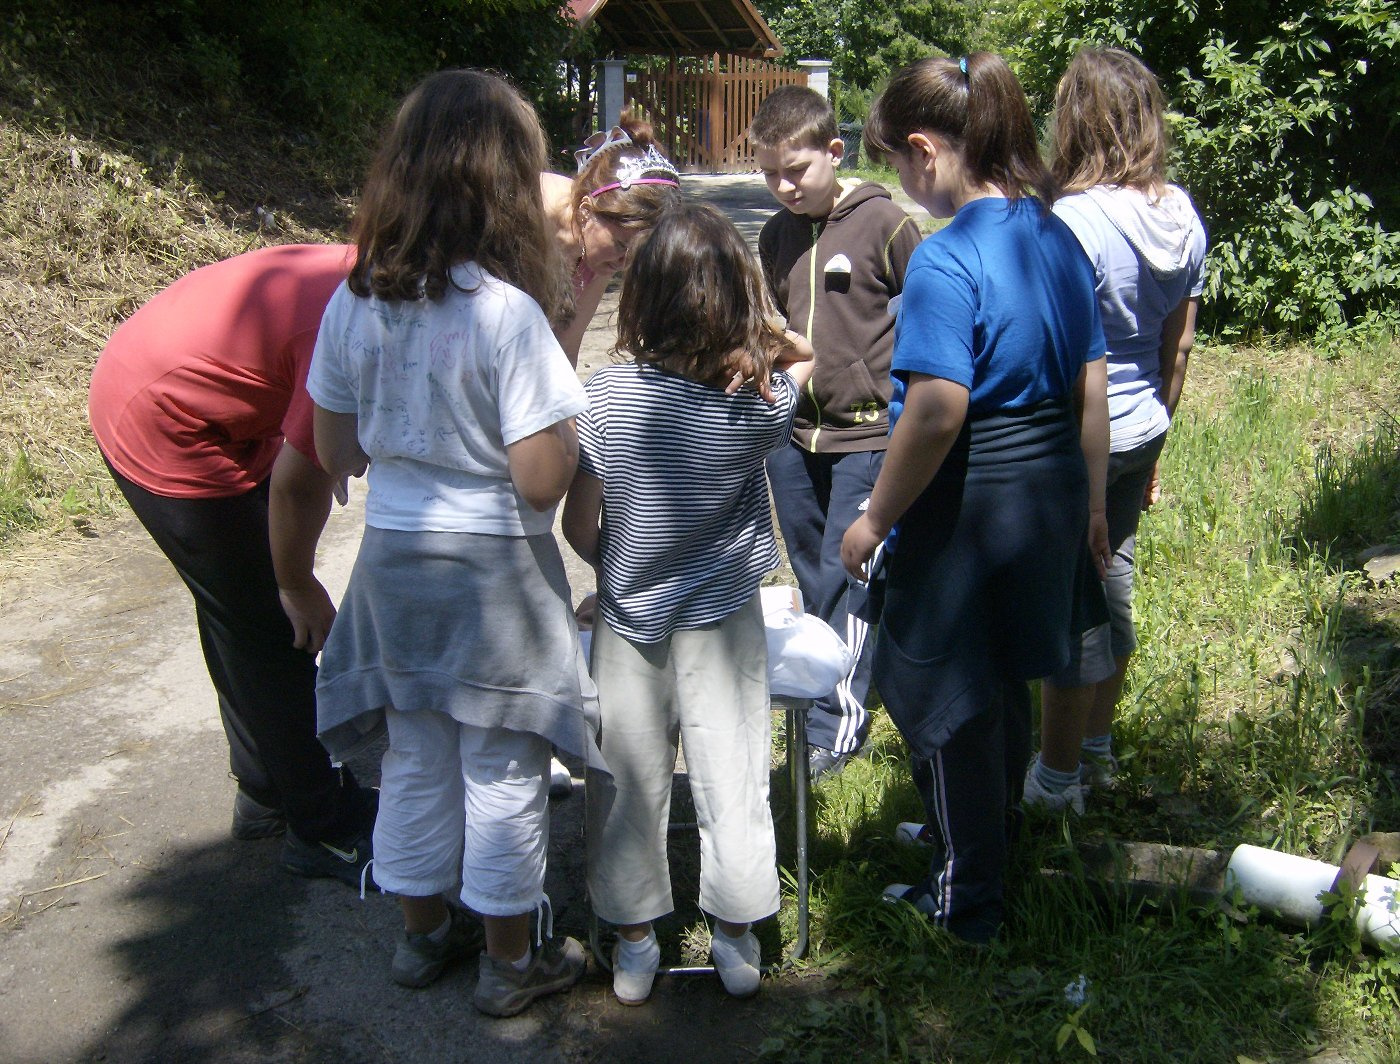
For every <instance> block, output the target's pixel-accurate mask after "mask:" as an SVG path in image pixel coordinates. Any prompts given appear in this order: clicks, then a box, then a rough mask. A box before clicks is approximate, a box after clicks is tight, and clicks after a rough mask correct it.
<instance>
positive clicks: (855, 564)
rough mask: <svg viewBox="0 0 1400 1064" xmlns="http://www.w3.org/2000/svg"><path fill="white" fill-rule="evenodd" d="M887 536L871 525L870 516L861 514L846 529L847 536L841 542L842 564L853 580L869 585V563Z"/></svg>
mask: <svg viewBox="0 0 1400 1064" xmlns="http://www.w3.org/2000/svg"><path fill="white" fill-rule="evenodd" d="M885 535H886V533H883V532H881V531H880V530H879V529H877V528H876V527H875V526H874V524H872V523H871V521H870V517H869V515H868V514H861V515H860V516H859V517H857V518H856V519H855V521H854V522H852V524H851V526H850V527H849V528H848V529H846V535H845V536H844V537H843V538H842V540H841V564H842V565H844V566H845V567H846V572H848V573H849V574H850V575H851V579H853V580H859V581H860V582H861V583H863V584H864V583H869V581H870V566H869V564H868V563H869V561H870V558H871V556H872V555H873V554H874V553H875V549H876V548H877V547H879V546H880V544H881V543H883V542H884V541H885Z"/></svg>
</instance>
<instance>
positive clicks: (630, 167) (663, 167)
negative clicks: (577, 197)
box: [589, 145, 681, 199]
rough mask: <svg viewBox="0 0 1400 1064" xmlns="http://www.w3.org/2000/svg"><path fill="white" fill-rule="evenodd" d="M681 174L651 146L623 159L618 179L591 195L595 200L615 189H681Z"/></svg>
mask: <svg viewBox="0 0 1400 1064" xmlns="http://www.w3.org/2000/svg"><path fill="white" fill-rule="evenodd" d="M680 177H681V175H680V172H679V171H678V170H677V169H676V167H675V164H674V163H672V162H671V160H670V159H668V158H666V156H664V155H662V154H661V153H660V152H659V151H657V150H656V146H655V145H651V146H649V147H648V148H647V150H646V151H645V152H643V153H642V154H641V155H632V156H629V157H628V158H626V159H623V160H622V162H621V163H619V164H618V167H617V177H616V178H615V179H614V180H612V181H609V182H608V183H607V184H605V185H600V186H599V187H598V188H595V189H594V190H593V191H592V192H590V193H589V195H590V196H592V197H593V198H594V199H596V198H597V197H599V196H601V195H602V194H603V193H604V192H611V191H612V190H613V189H615V188H620V189H623V190H624V191H625V190H627V189H629V188H631V187H632V186H633V185H671V186H673V187H676V188H679V187H680V183H681V181H680Z"/></svg>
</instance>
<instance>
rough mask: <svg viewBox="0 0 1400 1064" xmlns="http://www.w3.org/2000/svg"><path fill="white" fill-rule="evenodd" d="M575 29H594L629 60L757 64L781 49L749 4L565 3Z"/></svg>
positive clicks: (726, 0) (729, 0)
mask: <svg viewBox="0 0 1400 1064" xmlns="http://www.w3.org/2000/svg"><path fill="white" fill-rule="evenodd" d="M568 10H569V14H571V15H572V16H573V17H574V19H575V20H576V21H577V22H578V24H579V26H580V27H587V26H590V25H594V26H597V27H598V32H599V34H600V35H601V37H602V38H603V41H604V43H605V45H606V46H607V47H608V48H610V49H612V50H614V51H617V52H621V53H623V54H632V55H709V54H711V53H714V52H726V53H730V54H733V55H744V56H751V57H753V58H756V59H762V58H764V57H767V58H772V57H774V56H777V55H781V54H782V51H783V46H782V45H781V44H780V43H779V42H778V38H777V37H775V36H774V35H773V31H772V30H771V29H769V28H768V23H767V22H765V21H764V20H763V16H762V15H760V14H759V13H758V9H757V8H755V7H754V6H753V4H752V2H751V0H568Z"/></svg>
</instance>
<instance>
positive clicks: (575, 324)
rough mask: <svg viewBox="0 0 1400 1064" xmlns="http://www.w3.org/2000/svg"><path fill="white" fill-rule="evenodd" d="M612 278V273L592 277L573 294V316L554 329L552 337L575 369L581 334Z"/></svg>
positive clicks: (591, 318)
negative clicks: (582, 287) (581, 289)
mask: <svg viewBox="0 0 1400 1064" xmlns="http://www.w3.org/2000/svg"><path fill="white" fill-rule="evenodd" d="M612 279H613V274H607V275H606V276H602V277H594V278H593V280H591V281H590V282H589V283H588V285H587V286H586V287H585V288H584V289H583V291H581V292H578V293H576V294H575V296H574V316H573V318H571V319H570V321H569V323H568V324H567V325H564V326H561V327H560V328H558V329H556V330H554V338H555V339H556V340H558V341H559V346H560V347H562V348H563V349H564V354H565V356H566V357H567V358H568V360H569V365H571V366H573V367H574V368H575V369H577V368H578V353H579V350H580V349H581V348H582V347H583V334H584V333H586V332H587V331H588V326H589V323H590V322H592V321H593V316H594V315H595V314H597V313H598V304H599V303H601V302H602V301H603V293H604V292H606V291H607V288H608V284H609V282H611V281H612Z"/></svg>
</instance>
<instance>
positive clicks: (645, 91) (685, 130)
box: [625, 55, 807, 173]
mask: <svg viewBox="0 0 1400 1064" xmlns="http://www.w3.org/2000/svg"><path fill="white" fill-rule="evenodd" d="M627 77H628V83H627V87H626V92H625V95H626V100H627V102H628V103H629V104H631V103H635V104H636V105H637V106H639V107H641V108H642V109H643V110H645V111H646V113H647V115H648V116H649V117H650V118H651V121H652V125H653V126H654V127H655V129H656V133H657V138H658V139H659V140H660V141H661V142H662V143H663V144H665V145H666V148H667V152H668V154H669V155H670V156H671V158H672V159H674V160H675V163H676V165H677V166H678V167H679V168H680V169H681V170H682V171H683V172H689V173H726V172H737V171H744V170H753V169H756V166H757V164H756V163H755V162H754V158H753V148H752V147H751V146H750V145H749V123H750V122H752V121H753V115H754V112H755V111H756V110H758V105H759V103H760V102H762V100H763V98H764V97H765V96H767V95H768V94H769V93H770V92H772V91H773V90H774V89H776V88H777V87H778V86H779V85H806V84H807V75H806V74H805V73H804V72H802V71H800V70H785V69H784V68H782V67H779V66H777V65H775V64H773V63H769V62H767V61H765V60H762V59H746V58H744V57H743V56H737V55H711V56H701V57H672V58H671V59H669V60H666V62H665V65H664V66H657V67H655V68H653V69H650V70H639V71H636V72H635V74H634V73H633V72H629V73H628V75H627ZM633 77H635V78H636V80H635V81H634V80H632V79H633Z"/></svg>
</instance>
